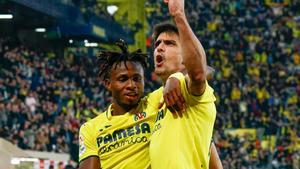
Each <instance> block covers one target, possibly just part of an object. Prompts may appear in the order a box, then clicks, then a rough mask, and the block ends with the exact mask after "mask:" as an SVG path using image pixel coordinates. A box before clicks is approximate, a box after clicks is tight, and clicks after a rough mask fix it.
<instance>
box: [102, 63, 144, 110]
mask: <svg viewBox="0 0 300 169" xmlns="http://www.w3.org/2000/svg"><path fill="white" fill-rule="evenodd" d="M105 83H106V87H107V88H108V90H110V91H111V93H112V97H113V102H114V104H117V105H118V106H121V107H122V108H124V109H125V110H129V109H131V108H133V107H134V106H136V105H137V103H138V101H139V100H140V98H141V97H142V95H143V93H144V69H143V67H142V65H141V64H140V63H137V62H126V65H125V63H124V62H120V63H119V64H117V66H115V65H113V66H112V69H111V72H110V78H109V79H108V80H106V82H105Z"/></svg>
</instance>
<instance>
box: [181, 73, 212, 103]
mask: <svg viewBox="0 0 300 169" xmlns="http://www.w3.org/2000/svg"><path fill="white" fill-rule="evenodd" d="M185 78H186V77H185V76H184V75H183V74H182V73H180V75H179V76H177V79H178V80H179V81H180V86H181V92H182V95H183V98H184V99H185V101H186V103H188V104H189V105H196V104H199V103H209V102H214V101H216V97H215V96H214V90H213V88H212V87H210V85H209V84H208V82H207V81H206V82H205V91H204V93H203V94H202V95H200V96H196V95H192V94H190V93H189V91H188V87H187V84H186V83H187V82H186V80H185Z"/></svg>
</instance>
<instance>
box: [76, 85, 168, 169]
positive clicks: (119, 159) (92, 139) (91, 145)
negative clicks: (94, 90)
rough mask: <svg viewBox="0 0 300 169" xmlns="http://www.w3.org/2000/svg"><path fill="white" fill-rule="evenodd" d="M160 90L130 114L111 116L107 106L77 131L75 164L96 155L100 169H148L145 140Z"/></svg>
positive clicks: (154, 114)
mask: <svg viewBox="0 0 300 169" xmlns="http://www.w3.org/2000/svg"><path fill="white" fill-rule="evenodd" d="M160 90H162V89H159V90H156V91H155V92H152V93H151V94H149V95H148V96H146V97H145V98H143V99H142V100H141V101H140V103H139V106H138V108H137V109H136V110H138V111H135V112H134V113H133V112H127V113H125V114H124V115H120V116H112V115H111V111H112V110H111V106H109V108H108V109H107V111H105V112H104V113H101V114H100V115H98V116H97V117H96V118H94V119H92V120H90V121H88V122H86V123H85V124H83V125H82V126H81V128H80V134H79V135H80V136H79V137H80V138H79V139H80V140H79V141H80V146H79V161H80V162H81V161H83V160H84V159H86V158H88V157H91V156H97V157H99V159H100V163H101V167H102V169H106V168H122V169H133V168H137V169H145V168H150V157H149V141H150V135H151V130H152V128H153V125H154V122H155V117H156V113H157V111H158V108H157V105H158V102H159V99H160V98H161V95H162V92H161V91H160Z"/></svg>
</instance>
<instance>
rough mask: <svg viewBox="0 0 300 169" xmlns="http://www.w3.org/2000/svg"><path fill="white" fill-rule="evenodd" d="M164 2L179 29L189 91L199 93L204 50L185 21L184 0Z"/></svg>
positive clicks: (202, 78) (202, 80)
mask: <svg viewBox="0 0 300 169" xmlns="http://www.w3.org/2000/svg"><path fill="white" fill-rule="evenodd" d="M164 2H165V3H166V4H168V8H169V13H170V15H171V16H172V17H173V20H174V22H175V24H176V26H177V28H178V31H179V40H180V44H181V47H182V56H183V64H184V65H185V67H186V70H187V73H188V77H187V84H188V89H189V92H190V93H191V94H193V95H201V94H203V92H204V90H205V80H206V71H207V64H206V55H205V51H204V49H203V47H202V45H201V43H200V41H199V40H198V39H197V37H196V35H195V34H194V32H193V30H192V29H191V27H190V25H189V23H188V21H187V18H186V15H185V11H184V0H164Z"/></svg>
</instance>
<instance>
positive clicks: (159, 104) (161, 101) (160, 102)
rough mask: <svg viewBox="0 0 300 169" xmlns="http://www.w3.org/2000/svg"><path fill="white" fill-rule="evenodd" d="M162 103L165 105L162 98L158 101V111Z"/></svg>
mask: <svg viewBox="0 0 300 169" xmlns="http://www.w3.org/2000/svg"><path fill="white" fill-rule="evenodd" d="M164 103H165V101H164V98H163V97H161V98H160V101H159V103H158V109H161V108H162V106H163V105H164Z"/></svg>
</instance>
